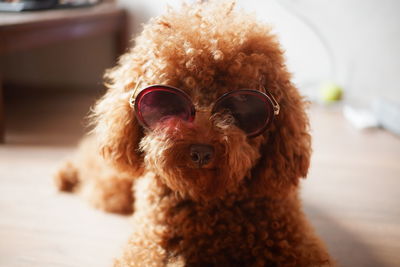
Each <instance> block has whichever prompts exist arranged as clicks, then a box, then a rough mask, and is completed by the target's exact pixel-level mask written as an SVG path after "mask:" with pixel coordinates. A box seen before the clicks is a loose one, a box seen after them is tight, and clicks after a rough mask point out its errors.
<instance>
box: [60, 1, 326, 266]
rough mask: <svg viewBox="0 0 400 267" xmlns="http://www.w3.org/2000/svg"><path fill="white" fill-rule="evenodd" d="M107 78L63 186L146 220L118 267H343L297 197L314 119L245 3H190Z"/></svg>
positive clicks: (145, 35) (161, 21)
mask: <svg viewBox="0 0 400 267" xmlns="http://www.w3.org/2000/svg"><path fill="white" fill-rule="evenodd" d="M106 79H107V82H106V83H107V86H108V91H107V93H106V94H105V95H104V96H103V97H102V98H101V99H100V100H99V101H98V102H97V104H96V106H95V108H94V110H93V116H92V117H91V118H92V121H93V124H94V130H93V132H92V134H91V135H90V136H89V137H88V138H86V140H84V141H83V142H82V144H81V146H80V149H79V151H78V154H77V155H76V157H75V158H74V159H73V160H71V161H69V162H67V163H66V164H65V166H64V167H63V168H62V169H61V170H60V171H59V173H58V175H57V177H56V182H57V185H58V187H59V189H60V190H64V191H74V192H81V193H82V194H84V195H86V196H88V198H89V199H90V201H91V202H92V203H93V204H94V205H95V206H97V207H98V208H101V209H104V210H107V211H111V212H119V213H131V212H133V211H134V213H133V220H134V230H133V233H132V236H131V238H130V241H129V243H128V244H127V246H126V248H125V250H124V252H123V254H122V255H121V256H120V257H119V259H118V260H116V262H115V266H331V265H332V264H333V263H332V260H331V259H330V256H329V254H328V253H327V250H326V248H325V247H324V245H323V244H322V243H321V241H320V240H319V239H318V237H317V236H316V235H315V233H314V231H313V229H312V228H311V227H310V225H309V223H308V222H307V220H306V218H305V215H304V213H303V211H302V208H301V203H300V200H299V197H298V189H299V179H300V178H301V177H305V176H306V175H307V170H308V167H309V161H310V153H311V149H310V141H311V140H310V135H309V133H308V119H307V116H306V113H305V111H304V106H305V103H304V101H303V99H302V97H301V96H300V95H299V92H298V91H297V89H296V88H295V86H294V85H293V84H292V83H291V81H290V74H289V73H288V70H287V68H286V66H285V62H284V56H283V51H282V49H281V48H280V46H279V43H278V41H277V39H276V37H275V36H274V35H272V34H271V33H270V28H268V27H267V26H265V25H263V24H261V23H259V22H258V21H256V20H255V19H254V18H253V17H252V16H249V15H245V14H242V12H238V11H235V9H234V4H233V3H218V2H212V3H209V2H208V3H198V4H195V5H190V6H185V5H184V6H183V7H182V8H181V9H180V10H178V11H174V10H169V11H168V13H167V14H166V15H163V16H160V17H158V18H155V19H152V20H151V21H150V22H149V23H148V24H147V25H145V27H144V30H143V32H142V34H141V35H140V36H139V37H138V38H137V39H136V45H135V47H133V48H132V49H131V50H130V51H129V52H127V53H126V54H125V55H123V56H122V57H121V58H120V60H119V63H118V66H116V67H115V68H113V69H111V70H110V71H108V72H107V74H106ZM99 150H100V151H99ZM98 151H99V153H98Z"/></svg>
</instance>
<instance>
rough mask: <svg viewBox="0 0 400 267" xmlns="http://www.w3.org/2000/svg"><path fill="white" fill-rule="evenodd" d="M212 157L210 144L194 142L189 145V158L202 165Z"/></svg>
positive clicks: (199, 165)
mask: <svg viewBox="0 0 400 267" xmlns="http://www.w3.org/2000/svg"><path fill="white" fill-rule="evenodd" d="M213 157H214V148H213V147H212V146H210V145H204V144H196V145H191V146H190V159H191V160H192V161H193V162H194V163H196V164H197V165H198V167H199V168H200V167H202V166H203V165H206V164H207V163H209V162H210V161H211V160H212V159H213Z"/></svg>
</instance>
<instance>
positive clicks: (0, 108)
mask: <svg viewBox="0 0 400 267" xmlns="http://www.w3.org/2000/svg"><path fill="white" fill-rule="evenodd" d="M4 132H5V116H4V92H3V85H2V80H1V75H0V144H2V143H4V134H5V133H4Z"/></svg>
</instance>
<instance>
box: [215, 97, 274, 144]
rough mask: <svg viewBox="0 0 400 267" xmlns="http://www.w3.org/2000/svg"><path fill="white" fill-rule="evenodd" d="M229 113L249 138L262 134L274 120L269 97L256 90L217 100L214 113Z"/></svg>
mask: <svg viewBox="0 0 400 267" xmlns="http://www.w3.org/2000/svg"><path fill="white" fill-rule="evenodd" d="M217 112H219V113H224V112H228V113H229V114H231V115H232V116H233V117H234V119H235V124H236V126H238V127H239V128H240V129H242V130H243V131H244V132H245V133H246V134H247V135H248V136H256V135H258V134H260V133H262V132H263V131H264V130H265V129H266V128H267V127H268V125H269V124H270V123H271V121H272V118H273V106H272V103H271V100H270V99H269V97H268V96H267V95H265V94H264V93H261V92H259V91H255V90H246V89H245V90H238V91H232V92H230V93H227V94H225V95H223V96H222V97H221V98H220V99H218V100H217V102H216V103H215V106H214V108H213V113H217Z"/></svg>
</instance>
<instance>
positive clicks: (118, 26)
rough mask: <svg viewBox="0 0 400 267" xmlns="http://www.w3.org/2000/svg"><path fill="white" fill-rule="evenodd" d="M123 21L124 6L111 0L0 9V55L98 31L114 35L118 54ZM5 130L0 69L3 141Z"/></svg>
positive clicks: (124, 39)
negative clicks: (57, 7)
mask: <svg viewBox="0 0 400 267" xmlns="http://www.w3.org/2000/svg"><path fill="white" fill-rule="evenodd" d="M126 21H127V17H126V13H125V12H124V10H122V9H119V8H117V7H116V6H115V4H112V3H104V4H100V5H96V6H93V7H86V8H77V9H63V10H47V11H35V12H24V13H0V56H1V55H4V54H6V53H15V52H18V51H23V50H29V49H32V48H36V47H40V46H46V45H51V44H54V43H57V42H63V41H67V40H71V39H79V38H86V37H91V36H97V35H113V36H114V40H115V43H116V47H117V51H116V52H117V54H118V55H119V54H121V53H122V52H124V50H125V48H126V46H127V31H126V27H127V22H126ZM3 67H4V66H3ZM4 133H5V114H4V93H3V88H2V75H1V71H0V143H2V142H4Z"/></svg>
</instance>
